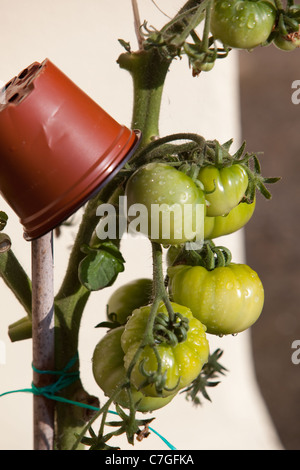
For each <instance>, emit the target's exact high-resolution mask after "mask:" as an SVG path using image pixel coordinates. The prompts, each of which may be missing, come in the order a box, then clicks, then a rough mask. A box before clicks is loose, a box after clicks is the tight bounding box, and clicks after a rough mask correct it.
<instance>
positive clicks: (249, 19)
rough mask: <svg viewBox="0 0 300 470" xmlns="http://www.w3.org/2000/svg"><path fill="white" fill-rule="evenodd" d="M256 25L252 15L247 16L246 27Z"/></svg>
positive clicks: (251, 27)
mask: <svg viewBox="0 0 300 470" xmlns="http://www.w3.org/2000/svg"><path fill="white" fill-rule="evenodd" d="M255 25H256V21H255V18H254V16H249V18H248V21H247V28H249V29H253V28H254V27H255Z"/></svg>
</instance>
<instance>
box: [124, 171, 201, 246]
mask: <svg viewBox="0 0 300 470" xmlns="http://www.w3.org/2000/svg"><path fill="white" fill-rule="evenodd" d="M125 194H126V196H127V204H128V215H129V211H130V207H132V206H133V205H134V204H136V205H142V208H141V210H143V209H146V217H147V219H146V220H143V221H142V224H140V226H139V228H138V230H139V231H140V232H141V233H144V234H145V235H147V236H148V237H149V239H150V240H152V241H154V242H157V243H161V244H165V245H169V244H171V245H177V244H181V243H185V242H187V241H191V240H194V239H195V237H196V236H197V233H198V232H199V231H200V228H199V227H203V223H204V215H205V197H204V193H203V192H202V191H201V189H200V188H199V187H198V186H197V184H196V183H194V181H193V180H192V178H190V177H189V176H188V175H186V174H185V173H183V172H181V171H179V170H177V169H176V168H174V167H172V166H170V165H167V164H165V163H149V164H147V165H144V166H142V167H140V168H139V169H138V170H137V171H136V172H135V173H134V174H133V175H132V176H131V177H130V178H129V180H128V182H127V184H126V189H125ZM135 207H136V209H137V210H139V209H140V208H139V207H138V206H135ZM157 211H159V212H157ZM134 217H135V214H132V215H129V217H128V218H129V220H130V221H132V220H134ZM144 222H146V223H145V224H144ZM143 224H144V227H142V226H141V225H143Z"/></svg>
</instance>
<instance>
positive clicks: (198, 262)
mask: <svg viewBox="0 0 300 470" xmlns="http://www.w3.org/2000/svg"><path fill="white" fill-rule="evenodd" d="M231 261H232V254H231V251H230V250H229V249H228V248H226V247H225V246H215V244H214V242H213V241H212V240H206V241H205V242H204V244H203V247H202V248H201V249H200V250H186V249H185V248H184V247H182V248H181V250H180V251H179V253H178V254H177V256H176V258H175V260H174V262H173V264H172V266H177V265H178V264H185V265H189V266H202V267H204V268H205V269H207V271H212V270H213V269H215V268H219V267H226V266H229V264H230V263H231Z"/></svg>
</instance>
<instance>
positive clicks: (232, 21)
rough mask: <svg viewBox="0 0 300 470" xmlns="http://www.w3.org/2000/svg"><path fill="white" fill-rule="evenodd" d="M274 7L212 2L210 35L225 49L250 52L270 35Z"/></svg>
mask: <svg viewBox="0 0 300 470" xmlns="http://www.w3.org/2000/svg"><path fill="white" fill-rule="evenodd" d="M275 20H276V8H275V7H274V5H273V4H272V3H271V2H269V1H264V0H214V2H213V7H212V11H211V32H212V34H213V36H214V38H215V39H219V40H220V41H222V42H223V44H225V45H226V46H229V47H233V48H237V49H253V48H254V47H256V46H259V45H260V44H263V43H264V42H265V41H266V40H267V39H268V37H269V36H270V34H271V32H272V29H273V26H274V24H275Z"/></svg>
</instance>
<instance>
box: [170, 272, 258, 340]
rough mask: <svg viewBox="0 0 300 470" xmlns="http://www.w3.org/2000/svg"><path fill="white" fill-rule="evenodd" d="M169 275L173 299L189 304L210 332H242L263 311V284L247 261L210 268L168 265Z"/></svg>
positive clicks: (217, 333) (220, 333)
mask: <svg viewBox="0 0 300 470" xmlns="http://www.w3.org/2000/svg"><path fill="white" fill-rule="evenodd" d="M168 275H169V287H170V293H171V298H172V300H173V301H174V302H178V303H181V304H183V305H186V306H187V307H189V308H190V309H191V311H192V313H193V315H194V316H195V317H196V318H198V319H199V320H200V321H201V322H202V323H203V324H204V325H205V326H206V328H207V332H208V333H212V334H215V335H228V334H235V333H240V332H241V331H244V330H245V329H247V328H249V327H250V326H251V325H253V324H254V323H255V322H256V320H257V319H258V318H259V316H260V314H261V312H262V308H263V304H264V290H263V286H262V283H261V281H260V279H259V277H258V275H257V273H256V272H255V271H253V270H252V269H251V268H250V267H249V266H247V265H245V264H233V263H231V264H229V265H228V266H224V267H217V268H215V269H213V270H211V271H209V270H207V269H206V268H205V267H203V266H184V265H179V266H174V267H170V268H168Z"/></svg>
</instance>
